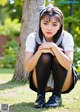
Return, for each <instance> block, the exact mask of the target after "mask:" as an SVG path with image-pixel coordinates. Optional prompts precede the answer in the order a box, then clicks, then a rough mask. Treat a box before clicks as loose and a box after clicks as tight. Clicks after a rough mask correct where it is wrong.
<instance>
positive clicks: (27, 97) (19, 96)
mask: <svg viewBox="0 0 80 112" xmlns="http://www.w3.org/2000/svg"><path fill="white" fill-rule="evenodd" d="M9 73H10V72H9ZM11 73H12V72H11ZM11 73H10V74H4V75H3V73H2V74H1V73H0V104H9V108H10V112H80V80H79V81H78V82H77V84H76V86H75V88H74V89H73V90H72V91H71V92H70V93H69V94H62V99H63V103H62V106H61V107H58V108H52V109H45V108H44V109H35V108H33V104H34V101H35V99H36V93H35V92H33V91H31V90H30V89H29V85H28V84H27V83H18V82H11V81H10V80H11V79H12V76H13V75H12V74H11ZM50 95H51V93H47V94H46V101H47V100H48V98H49V96H50Z"/></svg>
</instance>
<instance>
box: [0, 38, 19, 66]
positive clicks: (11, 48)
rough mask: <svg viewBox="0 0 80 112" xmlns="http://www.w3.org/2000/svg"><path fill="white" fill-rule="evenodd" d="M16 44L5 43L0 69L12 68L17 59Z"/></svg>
mask: <svg viewBox="0 0 80 112" xmlns="http://www.w3.org/2000/svg"><path fill="white" fill-rule="evenodd" d="M17 51H18V44H17V42H16V41H15V40H13V41H9V42H7V44H6V45H5V51H4V52H3V55H4V57H3V59H2V60H1V64H0V67H2V68H14V67H15V63H16V58H17Z"/></svg>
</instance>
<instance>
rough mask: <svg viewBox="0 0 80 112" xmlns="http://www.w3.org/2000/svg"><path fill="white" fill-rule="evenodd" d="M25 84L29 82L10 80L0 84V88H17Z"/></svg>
mask: <svg viewBox="0 0 80 112" xmlns="http://www.w3.org/2000/svg"><path fill="white" fill-rule="evenodd" d="M25 84H27V83H26V82H13V81H9V82H6V83H2V84H0V90H5V89H12V88H15V87H19V86H24V85H25Z"/></svg>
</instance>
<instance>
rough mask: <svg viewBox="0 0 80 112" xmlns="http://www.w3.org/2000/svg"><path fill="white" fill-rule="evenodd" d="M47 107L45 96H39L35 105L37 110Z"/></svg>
mask: <svg viewBox="0 0 80 112" xmlns="http://www.w3.org/2000/svg"><path fill="white" fill-rule="evenodd" d="M44 105H45V97H44V96H43V95H41V94H40V95H38V97H37V100H36V101H35V103H34V107H35V108H43V107H44Z"/></svg>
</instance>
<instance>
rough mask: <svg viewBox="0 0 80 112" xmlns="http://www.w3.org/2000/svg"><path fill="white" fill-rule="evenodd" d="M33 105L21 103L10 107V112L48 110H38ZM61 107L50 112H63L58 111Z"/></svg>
mask: <svg viewBox="0 0 80 112" xmlns="http://www.w3.org/2000/svg"><path fill="white" fill-rule="evenodd" d="M33 105H34V103H33V102H29V103H27V102H23V103H18V104H14V105H11V106H10V112H48V111H49V109H47V108H40V109H37V108H34V107H33ZM61 107H64V105H62V106H61ZM61 107H58V108H52V109H51V110H52V111H53V110H54V112H63V111H61V110H59V108H61ZM52 111H50V112H52Z"/></svg>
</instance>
